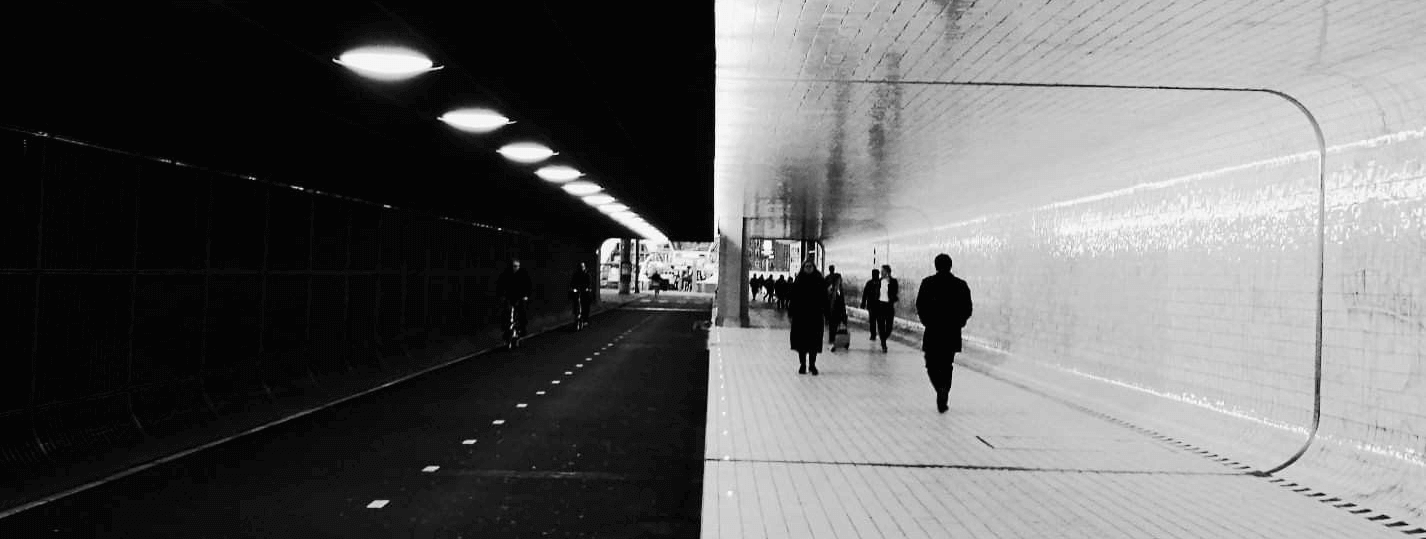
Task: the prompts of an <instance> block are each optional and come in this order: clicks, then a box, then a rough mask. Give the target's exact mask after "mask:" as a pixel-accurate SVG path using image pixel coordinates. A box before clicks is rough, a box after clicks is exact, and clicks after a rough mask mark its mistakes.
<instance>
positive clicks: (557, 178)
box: [535, 165, 584, 183]
mask: <svg viewBox="0 0 1426 539" xmlns="http://www.w3.org/2000/svg"><path fill="white" fill-rule="evenodd" d="M535 175H536V176H539V177H540V179H542V180H545V181H547V182H555V183H564V182H567V181H573V180H577V179H579V177H580V176H583V175H584V173H583V172H580V171H579V170H577V169H575V168H574V167H567V166H564V165H548V166H543V167H540V169H539V170H536V171H535Z"/></svg>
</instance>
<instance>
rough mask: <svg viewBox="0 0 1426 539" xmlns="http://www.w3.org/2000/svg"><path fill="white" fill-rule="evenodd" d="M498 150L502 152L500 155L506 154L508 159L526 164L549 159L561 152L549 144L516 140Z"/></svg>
mask: <svg viewBox="0 0 1426 539" xmlns="http://www.w3.org/2000/svg"><path fill="white" fill-rule="evenodd" d="M497 151H499V152H500V155H503V156H505V158H506V159H509V160H511V161H514V162H516V163H526V164H529V163H538V162H540V161H544V160H546V159H549V158H550V157H553V156H556V155H559V152H556V151H554V150H551V149H549V147H548V146H545V145H543V144H536V143H533V142H516V143H513V144H506V145H504V146H502V147H501V148H500V149H499V150H497Z"/></svg>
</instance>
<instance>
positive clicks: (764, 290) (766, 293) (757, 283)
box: [748, 274, 792, 309]
mask: <svg viewBox="0 0 1426 539" xmlns="http://www.w3.org/2000/svg"><path fill="white" fill-rule="evenodd" d="M748 288H749V289H750V290H751V291H752V297H753V298H754V299H756V298H757V297H758V295H759V294H761V295H762V300H763V303H771V304H773V306H774V307H776V308H778V309H786V308H787V304H788V302H789V298H791V295H792V279H788V278H787V277H785V276H782V275H778V276H777V278H776V279H774V278H772V275H767V276H763V275H757V274H754V275H753V276H752V278H750V279H748Z"/></svg>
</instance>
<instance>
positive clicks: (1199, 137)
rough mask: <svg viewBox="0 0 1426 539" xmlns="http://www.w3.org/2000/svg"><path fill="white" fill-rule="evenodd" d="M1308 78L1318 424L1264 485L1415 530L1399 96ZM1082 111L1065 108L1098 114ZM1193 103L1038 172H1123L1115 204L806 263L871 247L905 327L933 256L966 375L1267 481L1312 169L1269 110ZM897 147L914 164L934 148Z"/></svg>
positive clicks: (1286, 392) (1292, 120)
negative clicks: (1333, 499) (963, 321)
mask: <svg viewBox="0 0 1426 539" xmlns="http://www.w3.org/2000/svg"><path fill="white" fill-rule="evenodd" d="M1396 75H1400V73H1397V74H1396ZM1393 76H1395V75H1393ZM1320 82H1321V84H1318V85H1316V86H1312V87H1304V88H1297V89H1295V90H1296V93H1298V97H1300V98H1302V100H1303V101H1304V102H1305V103H1306V104H1307V105H1308V107H1310V108H1311V109H1312V110H1313V111H1314V112H1315V113H1316V114H1317V116H1318V118H1319V119H1320V120H1321V121H1322V125H1323V129H1324V132H1325V134H1326V137H1327V145H1328V154H1327V172H1328V174H1327V189H1326V201H1327V202H1326V203H1327V214H1326V220H1325V227H1326V256H1325V259H1324V260H1325V267H1326V270H1325V279H1324V285H1325V298H1324V310H1323V316H1324V326H1325V328H1324V339H1323V343H1324V346H1323V379H1322V384H1323V389H1322V399H1323V400H1322V421H1321V430H1320V432H1319V435H1318V437H1317V438H1316V440H1315V441H1314V442H1313V445H1312V446H1311V448H1310V450H1309V451H1308V452H1307V453H1306V454H1305V455H1304V457H1303V458H1302V459H1301V460H1300V461H1299V462H1298V463H1297V464H1294V465H1293V466H1291V467H1289V468H1287V469H1286V470H1284V471H1283V472H1282V475H1283V476H1285V477H1288V478H1298V479H1301V480H1303V481H1304V482H1306V483H1307V484H1308V485H1309V486H1312V487H1315V488H1322V489H1332V492H1333V493H1340V494H1344V495H1350V496H1352V497H1355V498H1356V499H1359V500H1365V501H1366V502H1367V503H1369V504H1371V505H1372V506H1374V507H1378V508H1383V509H1390V508H1393V507H1394V508H1396V509H1395V510H1392V511H1391V512H1392V514H1394V515H1395V514H1401V513H1405V515H1403V516H1407V515H1409V516H1410V517H1412V518H1418V519H1419V518H1422V517H1423V516H1426V507H1423V506H1422V504H1421V500H1426V438H1423V436H1426V308H1423V305H1426V272H1423V271H1422V268H1426V165H1423V163H1426V113H1423V111H1421V110H1420V108H1421V107H1420V105H1421V103H1423V101H1422V99H1421V97H1420V94H1421V92H1420V86H1419V84H1416V85H1414V86H1411V85H1406V86H1399V87H1396V91H1394V92H1388V93H1376V94H1374V95H1372V96H1370V97H1371V98H1370V99H1366V98H1363V97H1362V96H1355V97H1354V94H1353V92H1354V90H1353V91H1348V90H1347V89H1346V87H1344V86H1340V85H1336V84H1332V83H1330V81H1320ZM1101 95H1102V96H1101V97H1096V96H1092V95H1091V96H1086V99H1101V98H1102V99H1105V100H1107V99H1110V96H1108V95H1107V93H1103V92H1102V93H1101ZM1174 99H1180V98H1178V97H1176V98H1174ZM1215 99H1217V101H1214V102H1208V101H1204V102H1202V103H1199V104H1198V106H1195V107H1192V108H1191V110H1195V111H1202V112H1201V113H1198V112H1196V113H1195V114H1194V115H1193V118H1195V120H1196V121H1193V120H1191V121H1189V125H1186V126H1185V125H1164V126H1159V127H1158V128H1157V129H1155V130H1153V131H1146V132H1145V134H1144V137H1142V139H1141V140H1140V141H1138V142H1139V143H1141V144H1142V147H1138V148H1132V147H1114V148H1106V149H1105V150H1104V152H1103V153H1102V154H1096V155H1084V156H1082V157H1081V158H1080V159H1079V160H1078V161H1074V162H1069V163H1062V164H1061V165H1062V167H1061V168H1060V169H1059V172H1060V173H1062V174H1063V177H1062V178H1059V179H1062V180H1064V181H1073V180H1074V179H1075V178H1077V177H1084V176H1089V175H1095V174H1098V175H1115V174H1121V175H1129V174H1133V175H1135V176H1130V177H1136V178H1139V181H1138V182H1124V184H1132V183H1137V184H1138V185H1137V186H1136V187H1135V188H1130V189H1119V190H1115V191H1112V192H1108V193H1105V194H1103V195H1100V196H1091V197H1083V198H1079V199H1073V200H1064V201H1061V202H1059V203H1053V204H1047V205H1042V206H1038V207H1034V208H1031V209H1026V210H1023V211H1014V212H1008V213H997V214H988V215H986V216H984V217H983V218H980V219H972V220H966V221H961V222H957V223H946V224H941V223H928V224H927V225H928V226H924V227H919V228H911V229H903V230H897V231H894V232H892V233H890V234H889V235H888V236H889V237H873V238H829V239H828V240H827V241H826V244H827V250H828V262H829V263H832V264H836V265H837V266H838V268H839V269H840V270H842V271H843V273H844V274H846V275H847V282H848V283H852V284H855V285H859V284H860V283H861V282H862V280H864V279H866V278H867V275H866V274H867V273H868V269H869V268H870V267H871V264H870V263H869V262H870V256H871V253H872V252H873V249H875V251H876V253H877V256H879V257H880V260H879V263H881V262H887V261H889V263H890V264H892V266H893V267H895V268H897V270H898V272H897V274H898V276H899V277H900V279H901V282H902V286H903V290H904V292H903V296H902V297H903V298H904V299H903V302H902V304H901V308H900V311H899V313H898V316H899V317H900V318H903V319H904V322H906V325H907V326H914V324H913V323H912V322H914V321H915V320H916V315H915V310H914V298H915V292H916V286H915V285H916V283H917V282H918V281H919V280H920V279H921V278H922V277H924V276H926V275H929V274H930V273H931V272H932V271H933V269H932V267H931V258H932V257H933V256H934V255H935V254H937V253H940V252H945V253H949V254H950V255H951V256H952V257H953V258H954V260H955V268H954V270H953V271H954V272H955V273H957V274H958V275H960V276H961V277H963V278H965V279H966V280H967V281H968V282H969V284H970V286H971V289H972V293H973V296H974V300H975V313H976V314H975V317H974V318H973V319H972V320H971V322H970V324H969V325H968V326H967V328H966V330H965V331H966V334H967V335H968V337H969V338H971V339H973V340H974V341H975V342H976V343H978V344H980V345H981V348H980V350H981V351H980V352H975V353H972V354H970V355H972V356H976V357H979V358H982V359H981V360H982V362H983V364H984V365H987V368H991V369H1002V370H1005V371H1006V372H1009V371H1013V370H1017V369H1018V370H1023V371H1025V372H1033V373H1034V376H1036V377H1040V378H1041V379H1046V378H1047V377H1054V376H1055V373H1058V374H1061V375H1063V376H1062V377H1061V383H1062V384H1063V385H1064V386H1065V387H1076V388H1078V391H1079V392H1080V395H1081V397H1082V398H1083V399H1085V401H1086V403H1089V402H1094V404H1093V406H1097V407H1104V408H1103V409H1107V410H1116V412H1115V413H1117V414H1124V417H1125V418H1132V419H1133V421H1136V422H1139V423H1142V424H1146V425H1155V426H1159V425H1167V426H1166V427H1165V428H1164V430H1163V432H1167V433H1180V435H1182V436H1185V437H1187V438H1190V439H1193V440H1200V441H1203V443H1201V444H1200V445H1202V446H1204V447H1207V448H1209V449H1212V450H1214V451H1217V452H1219V453H1221V454H1223V455H1226V456H1230V457H1235V458H1238V459H1240V460H1242V461H1243V462H1246V463H1249V464H1251V465H1253V466H1254V467H1257V468H1259V469H1267V468H1269V467H1272V466H1275V465H1277V464H1279V463H1281V462H1283V461H1284V460H1286V459H1287V458H1288V457H1289V456H1290V455H1292V454H1293V452H1294V451H1296V450H1297V448H1298V447H1300V446H1301V445H1302V443H1303V441H1304V440H1305V439H1306V438H1307V432H1308V426H1309V424H1310V423H1311V417H1312V388H1313V378H1314V372H1313V355H1314V338H1315V337H1314V336H1315V328H1314V318H1315V315H1316V300H1315V296H1316V286H1317V277H1316V261H1317V253H1316V237H1317V192H1318V187H1317V155H1318V154H1317V152H1316V150H1315V149H1314V148H1313V145H1311V144H1308V143H1306V141H1308V140H1310V138H1311V130H1310V128H1309V127H1308V124H1307V122H1306V120H1305V119H1304V118H1303V117H1302V116H1301V115H1298V114H1296V113H1294V112H1293V111H1291V107H1289V106H1287V105H1286V104H1285V103H1283V102H1277V103H1272V102H1271V101H1272V100H1271V99H1265V98H1250V97H1241V98H1239V97H1229V98H1215ZM1106 108H1107V107H1106ZM1255 141H1256V142H1255ZM1265 141H1266V142H1265ZM905 144H906V145H907V146H908V149H907V150H905V151H907V152H911V153H913V154H914V153H915V152H918V151H926V149H924V148H922V149H919V150H918V149H916V148H915V146H916V145H918V144H934V142H933V141H932V142H926V141H906V142H905ZM928 173H934V171H931V172H928ZM942 173H953V172H948V171H942ZM1047 182H1048V183H1047V184H1046V185H1051V184H1053V183H1054V182H1053V181H1049V180H1047ZM938 197H939V198H938V200H940V201H942V202H944V203H947V204H954V203H955V202H956V201H955V199H954V198H953V197H952V195H946V194H939V195H938ZM901 217H903V218H906V217H907V216H901ZM911 217H912V218H913V219H912V220H914V217H915V216H911ZM852 288H859V286H856V287H852V286H849V290H848V291H849V292H855V290H852Z"/></svg>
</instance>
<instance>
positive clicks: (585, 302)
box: [569, 262, 594, 325]
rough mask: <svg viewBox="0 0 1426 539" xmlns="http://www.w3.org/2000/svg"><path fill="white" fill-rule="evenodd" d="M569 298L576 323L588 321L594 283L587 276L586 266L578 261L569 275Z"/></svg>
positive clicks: (580, 323)
mask: <svg viewBox="0 0 1426 539" xmlns="http://www.w3.org/2000/svg"><path fill="white" fill-rule="evenodd" d="M569 300H570V304H571V305H572V306H573V307H574V320H575V322H576V325H582V324H587V323H589V307H590V303H591V302H593V301H594V285H593V284H592V280H591V279H590V278H589V270H588V266H586V265H585V264H584V262H580V263H579V266H578V267H576V268H575V269H574V273H572V274H570V276H569Z"/></svg>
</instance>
